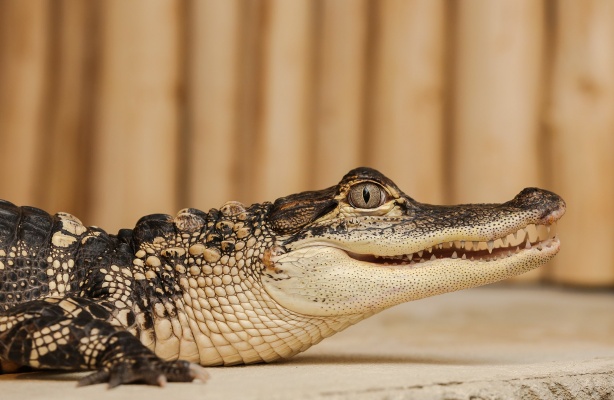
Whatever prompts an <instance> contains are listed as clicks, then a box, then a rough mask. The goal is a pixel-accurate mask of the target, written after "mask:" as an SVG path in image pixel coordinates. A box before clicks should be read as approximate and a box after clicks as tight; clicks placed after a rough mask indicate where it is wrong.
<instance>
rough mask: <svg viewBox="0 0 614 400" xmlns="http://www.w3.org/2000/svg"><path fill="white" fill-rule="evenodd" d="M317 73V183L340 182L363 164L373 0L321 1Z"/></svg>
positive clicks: (319, 184) (321, 186)
mask: <svg viewBox="0 0 614 400" xmlns="http://www.w3.org/2000/svg"><path fill="white" fill-rule="evenodd" d="M318 22H319V26H320V27H321V28H320V29H321V32H320V33H319V41H318V55H317V59H318V66H317V71H318V73H317V78H316V91H317V94H316V109H315V112H316V115H315V120H316V122H315V123H316V127H315V138H314V139H315V148H314V156H315V160H314V161H315V162H314V168H315V170H314V179H313V182H312V183H313V186H314V188H324V187H326V186H330V185H333V184H335V183H336V182H337V181H338V180H340V179H341V177H342V176H343V175H344V174H345V173H347V172H348V171H349V170H350V169H352V168H355V167H358V166H359V165H360V163H361V155H362V154H361V149H362V144H363V143H362V140H363V135H362V133H363V124H364V122H365V119H364V118H363V113H364V101H365V99H364V96H365V93H364V88H365V78H366V74H365V68H366V49H367V22H368V3H367V2H366V1H365V0H326V1H324V2H323V3H322V14H321V20H320V21H318Z"/></svg>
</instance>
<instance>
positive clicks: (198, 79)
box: [186, 0, 243, 209]
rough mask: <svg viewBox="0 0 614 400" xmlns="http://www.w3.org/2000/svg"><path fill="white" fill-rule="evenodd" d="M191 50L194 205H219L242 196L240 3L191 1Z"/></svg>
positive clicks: (190, 194)
mask: <svg viewBox="0 0 614 400" xmlns="http://www.w3.org/2000/svg"><path fill="white" fill-rule="evenodd" d="M188 18H189V22H190V30H189V33H188V34H189V48H188V52H187V53H188V57H189V64H188V79H189V83H188V85H187V90H188V110H189V111H188V130H189V132H188V148H187V149H186V150H187V154H188V156H189V162H188V178H187V197H188V202H187V203H188V204H187V205H189V206H190V207H199V208H205V209H208V208H211V207H219V206H221V205H222V204H223V203H224V202H225V201H228V200H231V199H234V198H235V197H236V196H237V195H238V190H237V186H238V185H237V173H238V165H237V164H238V163H241V162H243V160H242V158H241V155H240V152H239V151H238V143H237V141H238V140H237V139H238V137H237V128H238V123H239V122H238V120H239V117H240V115H239V104H238V102H239V92H240V81H239V56H240V49H239V39H240V38H241V2H240V1H238V0H228V1H224V2H221V1H217V0H205V1H199V0H191V1H190V2H189V11H188Z"/></svg>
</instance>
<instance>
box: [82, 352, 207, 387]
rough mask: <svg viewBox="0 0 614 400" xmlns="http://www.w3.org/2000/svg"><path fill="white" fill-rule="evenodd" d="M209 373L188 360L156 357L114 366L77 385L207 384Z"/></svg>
mask: <svg viewBox="0 0 614 400" xmlns="http://www.w3.org/2000/svg"><path fill="white" fill-rule="evenodd" d="M207 379H209V374H208V373H207V371H206V370H205V369H204V368H203V367H201V366H200V365H197V364H193V363H190V362H187V361H181V360H179V361H162V360H160V359H158V358H157V357H155V356H153V357H138V358H133V359H129V360H126V361H121V362H117V363H115V364H113V366H111V367H110V368H105V369H102V370H100V371H98V372H94V373H93V374H91V375H88V376H86V377H85V378H83V379H81V380H80V381H79V383H78V386H88V385H95V384H97V383H105V382H108V383H109V388H114V387H116V386H119V385H122V384H126V383H144V384H147V385H155V386H162V387H163V386H165V385H166V383H167V382H192V381H194V380H199V381H201V382H205V381H207Z"/></svg>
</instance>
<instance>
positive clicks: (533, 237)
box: [526, 224, 538, 243]
mask: <svg viewBox="0 0 614 400" xmlns="http://www.w3.org/2000/svg"><path fill="white" fill-rule="evenodd" d="M526 231H527V236H528V237H529V240H530V241H531V243H535V242H537V238H538V235H537V227H536V226H535V224H531V225H529V226H527V228H526Z"/></svg>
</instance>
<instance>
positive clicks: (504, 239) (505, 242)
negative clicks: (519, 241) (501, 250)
mask: <svg viewBox="0 0 614 400" xmlns="http://www.w3.org/2000/svg"><path fill="white" fill-rule="evenodd" d="M501 243H503V246H502V247H507V237H504V238H501Z"/></svg>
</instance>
